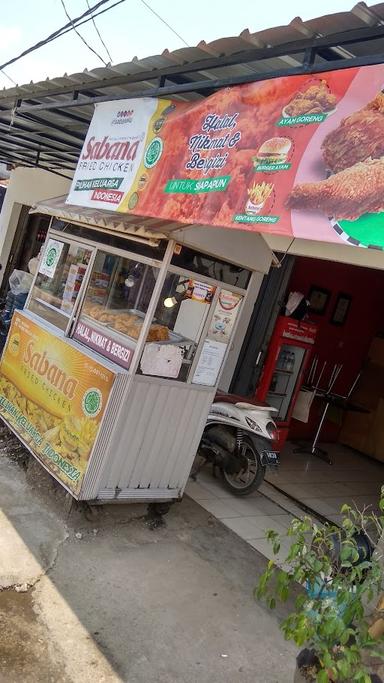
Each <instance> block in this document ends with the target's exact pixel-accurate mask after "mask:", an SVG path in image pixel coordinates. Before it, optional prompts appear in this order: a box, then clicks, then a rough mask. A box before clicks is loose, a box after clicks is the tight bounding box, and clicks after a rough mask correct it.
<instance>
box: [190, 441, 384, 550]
mask: <svg viewBox="0 0 384 683" xmlns="http://www.w3.org/2000/svg"><path fill="white" fill-rule="evenodd" d="M327 449H328V452H329V455H330V456H331V458H332V460H333V465H328V464H327V463H325V462H324V461H322V460H320V459H318V458H314V457H313V456H310V455H303V454H296V453H294V452H293V450H294V446H293V444H287V446H286V448H285V450H284V451H283V453H282V455H281V459H280V461H281V464H280V467H279V469H278V471H277V472H274V473H271V472H268V473H267V479H266V481H265V482H264V483H263V484H262V485H261V487H260V488H259V490H258V491H255V492H254V493H252V494H251V495H249V496H247V497H245V498H239V497H238V496H234V495H232V494H231V493H229V492H228V491H227V490H226V489H225V488H224V487H223V485H222V484H221V482H220V480H219V479H215V478H214V477H213V476H212V474H211V471H210V469H209V468H207V469H206V470H205V471H203V472H201V473H200V475H199V478H198V481H197V482H192V481H190V482H189V483H188V485H187V488H186V493H187V494H188V495H189V496H190V497H191V498H193V499H194V500H196V501H197V502H198V503H199V504H200V505H201V506H202V507H204V508H205V509H206V510H208V511H209V512H210V513H211V514H212V515H214V516H215V517H217V518H218V519H220V520H221V522H222V523H223V524H225V525H226V526H227V527H228V528H230V529H232V531H234V532H235V533H236V534H238V535H239V536H240V537H241V538H243V539H244V540H245V541H247V542H248V543H249V544H250V545H252V546H253V547H254V548H256V549H257V550H258V551H259V552H261V553H263V555H265V556H266V557H268V558H271V557H274V556H273V553H272V549H271V547H270V545H269V544H268V543H267V541H266V539H265V530H266V529H275V530H276V531H279V532H281V533H283V534H284V531H285V530H286V529H287V527H288V525H289V524H290V522H291V520H292V518H293V517H302V516H303V514H304V512H303V508H302V507H300V503H301V504H303V505H304V506H305V507H306V508H309V509H310V510H313V511H314V512H317V513H318V514H320V515H321V516H323V517H326V518H327V519H329V520H330V521H332V522H335V523H338V522H339V521H340V507H341V506H342V505H343V504H344V503H349V504H350V505H352V506H357V507H358V508H359V509H362V508H364V506H371V509H377V505H378V499H379V494H380V489H381V486H382V484H384V464H380V463H378V462H376V461H374V460H370V459H369V458H365V457H364V456H362V455H360V454H358V453H356V452H354V451H352V450H351V449H349V448H346V447H344V446H341V445H340V444H331V445H329V446H328V448H327ZM275 487H277V488H278V489H279V490H276V488H275ZM284 492H286V493H287V494H288V495H289V496H291V497H293V498H295V499H296V500H297V501H299V504H298V505H297V504H296V503H295V501H293V500H292V499H291V498H289V497H287V496H286V495H284ZM289 545H290V541H289V539H286V540H285V539H284V540H283V543H282V547H281V550H280V553H279V555H278V557H277V559H278V560H280V561H282V560H283V559H284V557H285V555H286V553H287V550H288V547H289ZM275 559H276V558H275Z"/></svg>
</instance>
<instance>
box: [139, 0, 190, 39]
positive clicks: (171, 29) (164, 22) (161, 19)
mask: <svg viewBox="0 0 384 683" xmlns="http://www.w3.org/2000/svg"><path fill="white" fill-rule="evenodd" d="M141 2H142V3H143V5H145V6H146V7H147V9H149V11H150V12H152V14H154V15H155V17H157V18H158V19H159V20H160V21H161V22H162V23H163V24H165V26H166V27H167V28H169V30H170V31H172V33H174V34H175V36H177V37H178V38H179V40H181V42H182V43H184V45H185V46H186V47H191V46H190V45H189V44H188V43H187V41H186V40H184V38H183V36H181V35H180V33H178V32H177V31H175V29H174V28H172V26H171V25H170V24H168V22H167V21H165V19H163V17H161V16H160V14H158V13H157V12H155V10H154V9H153V8H152V7H151V5H149V4H148V2H145V0H141Z"/></svg>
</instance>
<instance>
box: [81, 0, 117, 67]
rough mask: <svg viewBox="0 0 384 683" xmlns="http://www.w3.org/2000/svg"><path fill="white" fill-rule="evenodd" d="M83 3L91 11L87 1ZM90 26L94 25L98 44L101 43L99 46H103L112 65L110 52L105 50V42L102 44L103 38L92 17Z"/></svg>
mask: <svg viewBox="0 0 384 683" xmlns="http://www.w3.org/2000/svg"><path fill="white" fill-rule="evenodd" d="M85 1H86V3H87V7H88V9H92V8H91V6H90V4H89V0H85ZM92 24H93V25H94V27H95V31H96V33H97V35H98V36H99V38H100V42H101V44H102V45H103V47H104V50H105V51H106V53H107V55H108V59H109V63H110V64H112V62H113V59H112V57H111V53H110V51H109V50H108V48H107V46H106V44H105V42H104V40H103V38H102V35H101V33H100V31H99V29H98V27H97V24H96V22H95V20H94V18H93V17H92Z"/></svg>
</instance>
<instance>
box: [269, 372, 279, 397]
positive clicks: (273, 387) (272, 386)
mask: <svg viewBox="0 0 384 683" xmlns="http://www.w3.org/2000/svg"><path fill="white" fill-rule="evenodd" d="M276 385H277V375H273V377H272V379H271V384H270V386H269V391H271V392H272V393H275V391H276Z"/></svg>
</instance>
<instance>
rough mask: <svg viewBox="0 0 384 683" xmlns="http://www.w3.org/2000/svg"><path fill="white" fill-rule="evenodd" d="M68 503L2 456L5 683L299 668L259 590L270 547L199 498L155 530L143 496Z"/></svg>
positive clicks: (247, 677) (262, 673) (159, 679)
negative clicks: (263, 548) (93, 513)
mask: <svg viewBox="0 0 384 683" xmlns="http://www.w3.org/2000/svg"><path fill="white" fill-rule="evenodd" d="M66 503H67V500H66V498H65V495H64V493H63V491H62V490H61V488H57V487H55V486H53V484H52V479H51V477H50V476H49V475H47V474H46V473H45V472H44V470H43V469H42V468H40V466H38V465H35V464H33V465H32V466H31V468H30V469H29V470H28V473H27V474H26V473H25V472H24V470H23V469H22V468H21V467H20V466H19V465H18V464H17V463H15V462H10V461H9V460H8V458H7V457H6V456H1V457H0V514H1V516H0V586H2V587H7V588H8V589H7V590H3V591H1V592H0V683H35V682H36V683H40V682H41V683H48V682H52V683H91V682H92V683H95V682H96V683H103V682H105V683H117V682H119V681H123V682H124V683H176V682H177V683H179V682H183V683H230V682H231V683H233V682H236V683H237V681H239V682H240V683H286V682H289V681H290V680H292V678H293V669H294V658H295V649H294V647H293V646H292V645H290V644H288V643H286V642H285V641H284V639H283V637H282V635H281V634H280V632H279V629H278V617H279V616H281V615H279V614H271V613H270V612H269V611H268V610H267V609H266V608H265V607H264V606H263V605H260V604H258V603H256V602H255V601H254V599H253V597H252V591H253V588H254V585H255V583H256V580H257V576H258V575H259V573H260V572H261V571H262V570H263V568H264V566H265V559H264V558H263V557H262V556H261V555H259V554H258V553H257V551H256V550H254V549H252V548H251V547H250V546H248V545H247V544H246V543H245V542H244V541H242V540H241V539H239V538H238V537H237V536H236V535H235V534H233V533H232V532H231V531H229V530H228V529H226V528H224V527H223V526H222V525H221V523H220V522H218V521H216V520H215V519H214V518H213V517H211V516H210V514H209V513H208V512H207V511H205V510H203V509H202V508H201V507H200V506H199V505H198V504H197V503H195V502H194V501H192V500H190V499H187V498H186V499H185V500H184V501H183V502H182V503H181V504H178V505H175V506H173V508H172V510H171V512H170V513H169V515H168V516H167V525H166V527H165V528H161V529H158V530H155V531H152V530H151V529H149V528H148V527H147V526H146V524H145V521H144V519H143V515H144V513H145V508H144V506H111V505H110V506H108V507H104V508H102V509H101V511H100V514H99V516H98V518H97V519H95V520H92V521H91V522H89V521H87V520H86V519H85V518H84V516H83V514H81V512H80V511H78V510H75V511H73V510H72V512H71V514H70V516H69V517H68V513H67V512H66ZM18 591H19V592H18ZM20 591H21V592H20Z"/></svg>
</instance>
